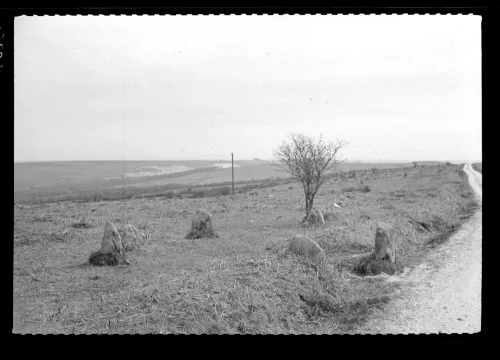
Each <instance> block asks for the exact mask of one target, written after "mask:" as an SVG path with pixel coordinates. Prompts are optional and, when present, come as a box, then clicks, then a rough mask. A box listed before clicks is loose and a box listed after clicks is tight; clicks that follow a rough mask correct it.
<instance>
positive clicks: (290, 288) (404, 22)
mask: <svg viewBox="0 0 500 360" xmlns="http://www.w3.org/2000/svg"><path fill="white" fill-rule="evenodd" d="M481 21H482V18H481V16H479V15H474V14H462V15H454V14H442V15H432V14H428V15H412V14H411V13H410V14H407V15H400V14H387V15H378V14H377V15H376V14H371V15H370V14H366V15H358V14H352V15H340V14H338V15H337V14H330V15H326V14H323V15H320V14H315V15H313V14H310V15H297V14H296V15H278V14H269V15H255V14H254V15H252V14H250V15H236V14H233V15H218V16H215V15H183V16H179V15H144V16H136V15H128V16H127V15H116V16H109V15H88V16H84V15H63V16H30V15H20V16H16V17H15V19H14V37H13V40H14V41H13V43H14V54H13V57H14V82H13V86H14V90H13V91H14V104H13V107H14V125H13V127H14V144H13V145H14V215H13V217H14V230H13V326H12V333H14V334H82V335H90V334H121V335H126V334H148V335H150V334H157V335H170V334H194V335H201V334H241V335H255V334H269V335H278V334H280V335H281V334H284V335H287V334H295V335H298V334H307V335H314V334H331V335H335V334H477V333H479V332H481V329H482V324H481V313H482V307H481V300H482V299H481V291H482V287H481V283H482V78H481V74H482V47H481V44H482V43H481V41H482V32H481ZM4 51H5V50H4Z"/></svg>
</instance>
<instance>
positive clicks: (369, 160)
mask: <svg viewBox="0 0 500 360" xmlns="http://www.w3.org/2000/svg"><path fill="white" fill-rule="evenodd" d="M151 161H178V162H181V161H216V162H220V161H228V162H230V161H231V160H229V159H228V160H225V159H144V160H123V159H107V160H28V161H26V160H17V161H16V160H14V164H22V163H25V164H26V163H56V162H57V163H60V162H151ZM236 161H266V162H270V161H273V159H260V158H253V159H240V160H236ZM236 161H235V162H236ZM363 161H366V162H378V163H383V162H393V163H410V162H415V161H416V162H430V161H432V162H447V161H449V162H482V159H473V160H457V159H451V160H429V159H427V160H408V159H406V160H393V159H350V160H346V161H344V163H351V162H358V163H359V162H363Z"/></svg>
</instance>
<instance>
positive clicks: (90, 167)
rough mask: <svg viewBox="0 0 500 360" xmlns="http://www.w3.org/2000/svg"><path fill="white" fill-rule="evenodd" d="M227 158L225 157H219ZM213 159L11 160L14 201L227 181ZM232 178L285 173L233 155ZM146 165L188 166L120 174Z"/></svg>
mask: <svg viewBox="0 0 500 360" xmlns="http://www.w3.org/2000/svg"><path fill="white" fill-rule="evenodd" d="M225 162H226V163H227V161H225ZM216 163H220V162H215V161H125V162H123V163H122V162H119V161H75V162H46V163H17V164H16V163H15V164H14V201H16V202H24V203H26V202H31V201H45V200H47V199H51V198H53V199H57V200H62V199H65V198H66V197H68V198H75V197H80V196H92V194H101V195H102V194H103V193H116V192H117V190H118V189H122V188H123V186H125V187H126V188H127V189H128V190H129V191H131V192H133V193H134V194H136V193H140V192H141V191H146V190H150V191H154V190H159V189H158V188H159V187H163V190H168V189H169V188H172V189H174V188H181V187H187V186H196V185H198V186H199V185H215V184H220V183H224V182H228V181H231V169H230V168H226V169H220V168H216V167H213V165H214V164H216ZM235 164H236V165H238V166H239V167H236V168H235V171H234V176H235V182H251V181H258V180H263V179H276V178H287V177H288V174H287V173H285V172H283V171H282V170H280V169H279V168H276V167H275V166H272V165H271V164H269V163H267V162H265V161H256V160H251V161H249V160H245V161H236V162H235ZM412 166H413V165H412V164H410V163H377V164H363V163H342V164H340V165H339V167H338V171H348V170H365V169H372V168H376V169H390V168H402V167H412ZM146 167H162V168H169V167H178V168H188V169H190V170H187V171H181V172H177V173H164V174H155V175H154V176H133V177H125V178H124V180H122V174H123V173H125V174H130V173H135V174H137V173H138V171H139V170H140V169H141V168H146Z"/></svg>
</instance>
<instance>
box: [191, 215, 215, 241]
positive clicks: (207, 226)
mask: <svg viewBox="0 0 500 360" xmlns="http://www.w3.org/2000/svg"><path fill="white" fill-rule="evenodd" d="M214 237H219V235H218V234H217V232H216V231H215V226H214V221H213V218H212V214H210V213H209V212H208V211H205V210H198V211H196V214H195V215H194V218H193V220H192V222H191V231H190V232H189V233H188V234H187V235H186V239H201V238H214Z"/></svg>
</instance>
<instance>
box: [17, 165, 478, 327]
mask: <svg viewBox="0 0 500 360" xmlns="http://www.w3.org/2000/svg"><path fill="white" fill-rule="evenodd" d="M437 170H438V168H437V167H424V168H422V169H421V168H419V169H408V168H407V169H404V171H405V172H406V173H407V174H408V175H407V177H406V178H404V177H403V176H402V174H403V169H401V170H398V169H394V170H392V171H383V170H381V169H379V170H378V171H377V174H376V176H374V175H373V174H372V172H371V171H366V172H359V171H358V172H357V179H359V178H360V177H365V176H366V175H367V174H368V173H369V174H370V176H371V177H372V178H371V179H370V188H371V191H370V192H367V193H364V192H361V191H355V192H342V188H344V187H348V186H356V184H357V181H358V182H359V180H357V179H352V180H346V181H343V182H340V181H333V182H331V183H329V184H328V185H326V186H325V187H324V188H323V189H322V190H321V191H320V193H318V195H317V197H316V200H315V206H317V207H318V208H319V209H321V210H323V212H324V214H328V219H326V220H327V221H326V224H325V225H323V226H316V227H307V228H301V227H300V225H299V223H300V220H301V219H302V218H303V216H304V199H303V193H301V189H300V188H299V187H292V189H289V187H290V185H289V184H284V185H281V186H276V187H273V188H262V189H260V190H259V192H258V195H249V194H239V195H236V196H234V197H233V196H229V195H228V196H221V197H210V198H199V199H178V198H172V199H167V198H150V199H133V200H126V201H109V202H102V203H58V204H49V205H22V206H19V205H16V206H15V207H14V298H15V299H16V302H17V303H19V305H18V307H17V308H16V309H17V310H16V311H17V312H18V313H20V314H21V318H22V319H23V320H24V327H22V326H20V328H19V331H21V332H33V333H85V334H90V333H120V334H124V333H163V334H166V333H195V334H201V333H240V334H258V333H266V334H267V333H269V334H278V333H287V334H288V333H293V334H300V333H305V334H319V333H330V334H331V333H343V332H346V331H350V330H352V329H353V328H355V327H356V326H358V325H359V324H361V323H362V322H363V321H365V320H366V318H367V317H368V316H370V313H371V311H372V310H373V309H375V308H377V307H383V306H384V304H386V303H387V302H388V301H389V300H390V298H391V296H392V293H393V291H394V286H397V285H395V284H394V283H384V282H381V281H366V280H359V279H353V278H350V277H348V276H346V274H345V271H353V268H354V267H355V265H356V264H357V263H358V262H359V259H360V257H362V256H363V255H369V254H370V253H371V252H373V246H374V234H375V226H376V223H377V221H384V222H386V223H388V224H390V226H392V227H393V228H394V231H395V234H396V235H395V236H396V239H397V251H398V253H397V261H398V264H399V265H400V266H413V265H414V264H416V263H417V262H418V261H419V258H420V257H421V256H423V255H424V254H425V252H426V251H431V250H432V246H437V245H438V244H439V243H440V242H441V240H444V239H446V238H447V237H446V236H448V235H449V234H447V231H450V230H451V229H454V227H456V226H457V225H458V224H459V223H460V222H461V221H464V220H465V219H466V218H467V217H469V216H470V215H471V214H472V213H473V211H474V206H475V205H474V204H473V203H472V202H471V201H473V200H472V197H471V195H470V194H471V190H470V188H469V187H468V186H467V185H466V184H465V183H464V178H463V176H462V175H461V174H460V169H459V168H458V167H457V166H446V167H444V168H443V167H441V168H440V170H441V172H438V171H437ZM430 194H432V195H431V196H429V195H430ZM333 203H336V204H338V205H340V206H341V209H339V208H337V207H335V206H333ZM389 205H390V206H389ZM200 208H204V209H207V210H208V211H210V212H211V213H212V214H213V215H214V221H215V226H216V229H217V231H218V233H219V236H220V237H219V238H212V239H194V240H185V239H184V236H185V234H186V232H187V231H188V230H189V228H190V225H191V219H192V216H193V215H194V213H195V212H196V210H197V209H200ZM325 217H327V216H326V215H325ZM107 220H111V221H113V222H114V223H131V224H134V225H135V226H137V227H138V228H139V229H141V230H142V231H144V232H145V233H146V238H147V240H148V241H147V242H145V244H144V246H142V247H141V248H140V249H138V250H137V251H134V252H132V253H130V255H128V257H130V259H131V260H132V261H131V265H118V266H92V265H90V264H89V263H88V259H89V255H90V254H91V253H93V252H94V251H96V250H98V248H99V246H100V242H101V239H102V235H103V228H104V224H105V222H106V221H107ZM116 220H119V221H116ZM75 224H87V225H88V226H81V225H78V226H75ZM423 224H425V226H424V225H423ZM426 226H427V227H428V229H425V227H426ZM294 233H302V234H304V235H307V236H309V237H311V238H312V239H313V240H315V241H316V242H317V243H318V244H319V245H320V246H321V247H322V248H323V249H324V250H325V253H326V255H327V266H326V268H325V269H318V268H316V267H315V266H314V265H313V264H310V263H308V262H307V261H305V260H303V259H301V258H300V257H297V256H296V255H293V254H290V253H288V252H287V251H286V248H287V245H288V240H289V239H290V238H291V235H292V234H294ZM440 234H441V236H442V239H440V240H435V241H434V243H433V245H432V246H430V245H428V244H429V241H431V239H433V238H434V237H436V236H440ZM442 234H444V235H442Z"/></svg>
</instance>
